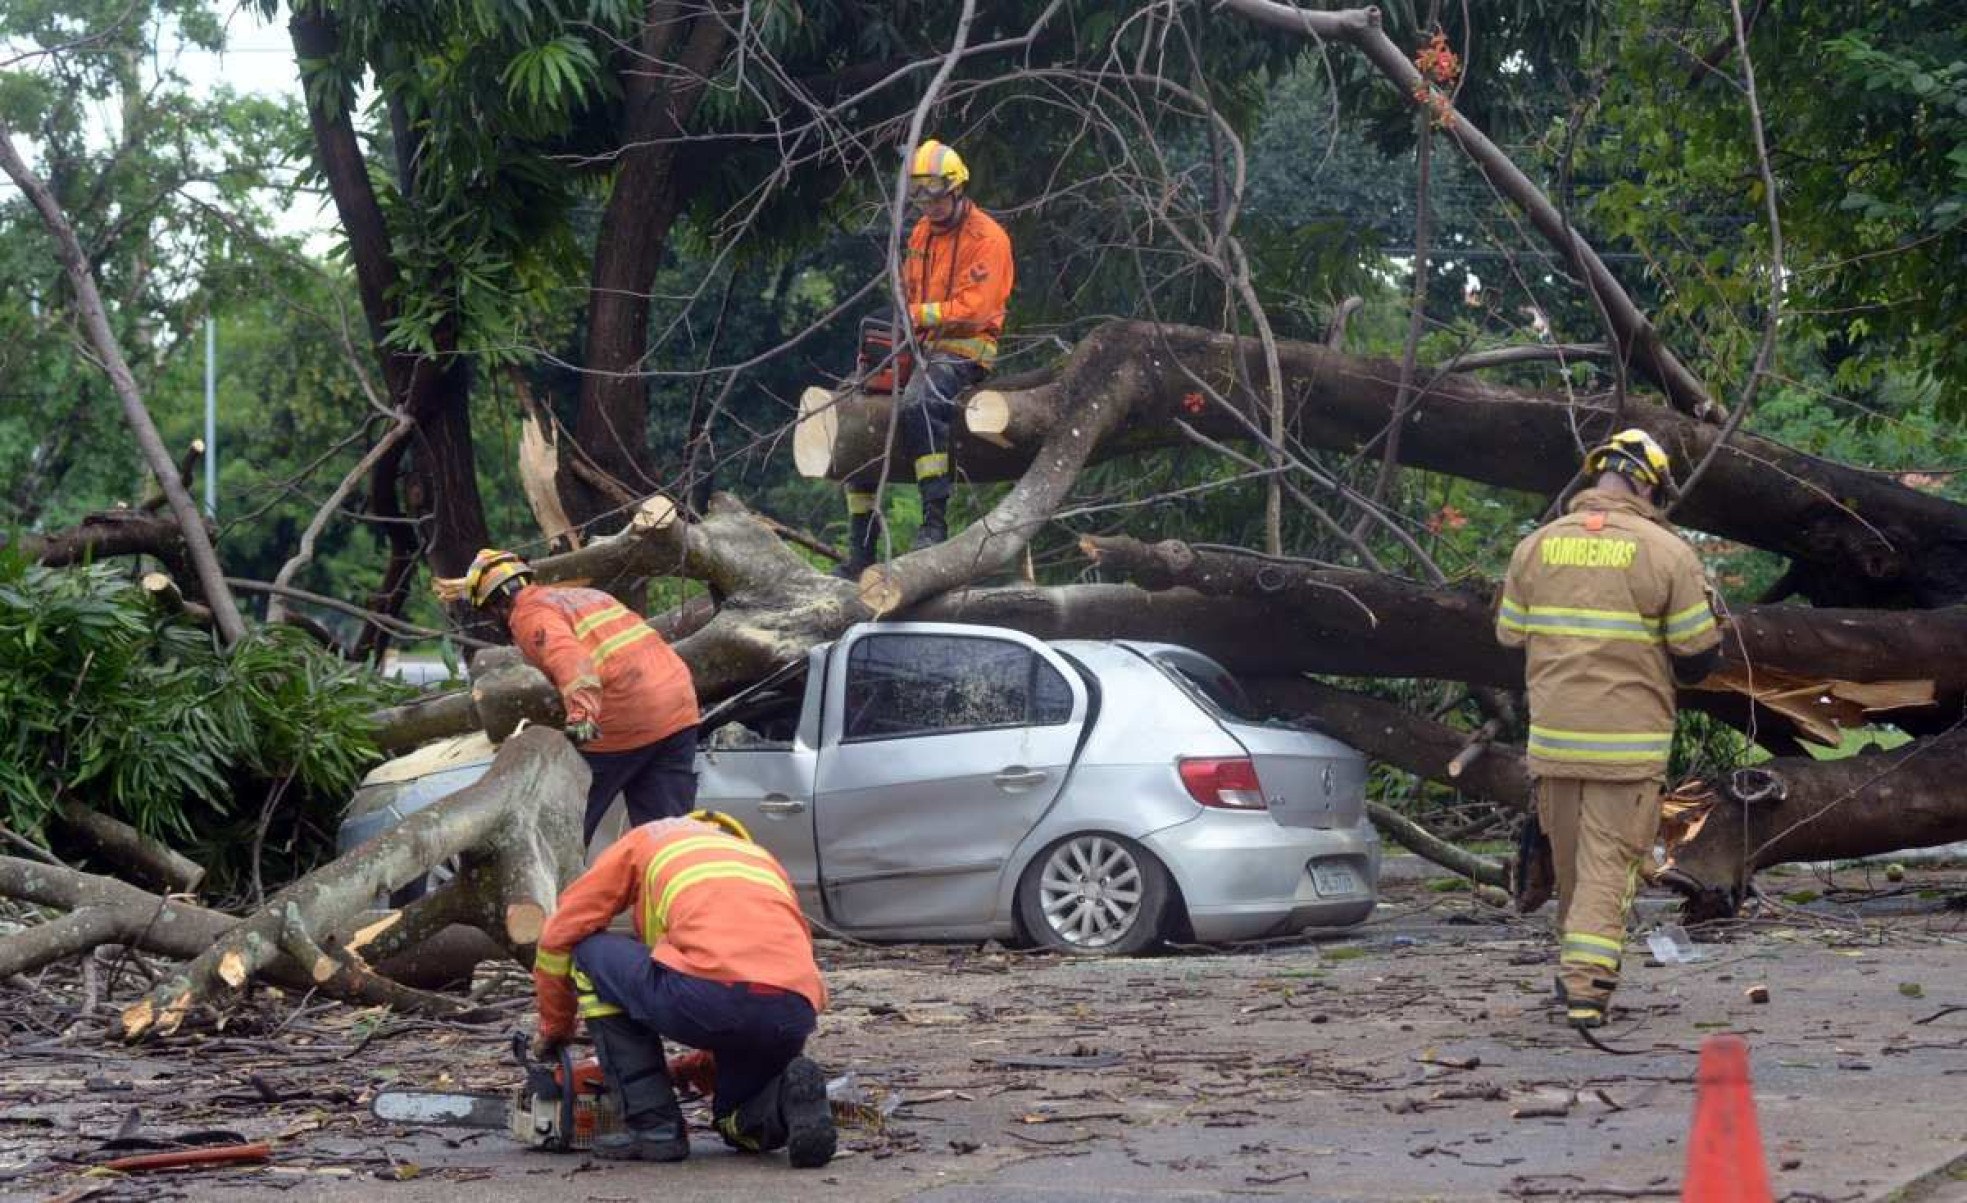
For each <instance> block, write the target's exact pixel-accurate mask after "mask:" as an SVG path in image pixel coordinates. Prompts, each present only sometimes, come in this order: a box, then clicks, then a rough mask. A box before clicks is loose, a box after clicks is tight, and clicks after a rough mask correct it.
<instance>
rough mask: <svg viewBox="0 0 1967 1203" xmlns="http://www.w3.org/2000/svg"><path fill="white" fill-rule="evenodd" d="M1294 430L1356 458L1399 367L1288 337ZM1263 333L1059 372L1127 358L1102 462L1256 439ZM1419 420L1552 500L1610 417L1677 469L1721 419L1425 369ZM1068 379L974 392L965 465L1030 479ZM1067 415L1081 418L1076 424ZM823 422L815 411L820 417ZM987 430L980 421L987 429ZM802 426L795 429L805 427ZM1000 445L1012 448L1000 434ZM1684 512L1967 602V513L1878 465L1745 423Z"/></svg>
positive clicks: (1098, 352)
mask: <svg viewBox="0 0 1967 1203" xmlns="http://www.w3.org/2000/svg"><path fill="white" fill-rule="evenodd" d="M1278 350H1279V352H1280V355H1281V356H1282V361H1283V368H1284V373H1285V379H1286V384H1287V387H1288V390H1289V399H1290V402H1291V404H1292V406H1293V412H1292V414H1291V423H1292V429H1293V430H1295V431H1296V432H1297V437H1298V438H1299V439H1300V440H1302V441H1303V442H1304V443H1306V444H1307V445H1310V446H1314V447H1321V448H1326V449H1328V450H1335V451H1342V452H1347V453H1351V452H1354V451H1357V450H1358V449H1360V448H1362V447H1365V446H1367V445H1369V444H1370V443H1372V442H1373V441H1374V440H1376V439H1378V438H1379V437H1381V435H1382V434H1383V433H1384V431H1385V428H1386V425H1387V423H1388V421H1389V420H1390V419H1391V417H1392V415H1393V412H1394V407H1395V404H1396V402H1397V400H1398V387H1397V381H1398V379H1399V367H1398V365H1397V364H1394V363H1392V362H1390V361H1385V360H1377V359H1367V358H1363V357H1360V356H1352V355H1346V354H1343V353H1340V352H1336V351H1332V350H1330V349H1329V348H1326V347H1324V346H1320V345H1317V344H1313V343H1302V342H1283V343H1280V344H1278ZM1261 355H1262V349H1261V347H1260V346H1259V345H1258V343H1257V341H1256V340H1255V339H1237V338H1233V337H1230V336H1227V335H1221V334H1214V333H1210V332H1208V331H1204V330H1198V329H1194V328H1191V327H1179V326H1156V325H1153V324H1150V323H1140V322H1114V323H1109V324H1107V325H1106V326H1102V327H1099V328H1098V329H1097V330H1095V332H1094V334H1093V335H1090V336H1089V337H1088V338H1087V339H1086V340H1085V342H1083V343H1082V344H1081V346H1080V347H1079V348H1077V349H1076V350H1075V351H1074V353H1073V355H1072V356H1071V357H1070V358H1069V359H1068V360H1067V362H1066V365H1065V366H1064V367H1063V368H1062V369H1061V371H1060V375H1059V377H1058V379H1059V381H1060V382H1063V381H1064V380H1065V379H1067V378H1068V376H1070V375H1072V374H1074V373H1075V372H1078V371H1083V370H1084V368H1085V367H1087V366H1088V365H1091V364H1097V363H1113V362H1115V361H1116V360H1118V361H1122V362H1125V363H1126V364H1127V366H1128V369H1129V370H1128V371H1127V372H1126V374H1125V377H1124V378H1123V379H1121V380H1118V381H1116V385H1115V390H1114V391H1115V394H1116V399H1117V400H1119V401H1121V402H1122V405H1123V407H1124V411H1125V412H1124V414H1123V416H1122V417H1121V418H1120V419H1119V420H1118V421H1117V422H1116V423H1115V424H1114V426H1113V427H1112V429H1111V430H1110V431H1109V432H1108V433H1107V434H1106V435H1105V436H1104V437H1103V438H1102V439H1101V440H1100V441H1099V442H1098V444H1097V445H1096V446H1095V447H1094V449H1093V450H1092V452H1091V453H1090V455H1089V457H1088V458H1089V462H1097V461H1100V460H1104V459H1110V458H1113V457H1115V456H1119V455H1125V454H1130V453H1132V452H1135V451H1139V450H1142V449H1145V448H1150V447H1162V446H1173V445H1176V444H1177V443H1180V442H1183V441H1185V439H1186V436H1185V435H1184V434H1183V433H1182V430H1181V424H1186V425H1188V426H1189V427H1191V428H1193V429H1195V430H1197V431H1199V432H1201V433H1202V434H1205V435H1208V436H1210V437H1212V438H1219V439H1238V438H1249V437H1252V436H1253V435H1254V434H1255V433H1256V432H1257V431H1258V430H1260V429H1261V425H1260V423H1261V421H1262V413H1261V410H1260V408H1259V406H1258V405H1257V403H1256V399H1255V398H1253V397H1251V396H1249V395H1247V394H1239V393H1238V391H1237V385H1236V382H1237V380H1238V379H1248V378H1252V377H1251V376H1250V373H1257V372H1261V371H1262V360H1261ZM1196 379H1200V380H1202V381H1205V382H1207V383H1208V384H1209V385H1210V386H1211V387H1213V388H1215V389H1216V390H1217V391H1218V392H1219V393H1220V394H1222V395H1223V396H1225V397H1228V398H1230V400H1231V402H1232V407H1230V408H1225V407H1223V406H1217V405H1201V404H1200V401H1201V397H1200V394H1199V393H1198V391H1197V389H1196V385H1195V381H1196ZM1422 387H1423V393H1422V397H1421V399H1420V401H1419V402H1418V403H1417V404H1416V405H1415V406H1414V407H1413V409H1412V411H1411V413H1410V414H1409V415H1408V417H1407V420H1406V430H1405V432H1404V433H1403V435H1402V438H1401V454H1402V459H1403V460H1404V462H1405V463H1406V464H1407V465H1408V466H1411V467H1418V468H1426V469H1429V470H1432V471H1437V472H1445V473H1448V474H1449V475H1453V476H1459V477H1462V478H1464V479H1467V480H1474V481H1479V482H1482V483H1484V484H1490V485H1496V486H1499V487H1502V488H1508V489H1520V490H1523V491H1526V492H1531V493H1537V494H1541V495H1545V496H1555V495H1556V494H1557V493H1558V492H1560V491H1561V490H1563V489H1564V488H1565V487H1566V486H1567V485H1569V484H1570V483H1571V482H1572V480H1573V477H1574V475H1575V473H1576V470H1577V466H1578V463H1579V460H1580V458H1581V456H1582V453H1583V450H1584V449H1585V448H1586V447H1588V446H1589V445H1590V444H1591V443H1593V442H1594V441H1595V440H1597V439H1599V438H1601V437H1603V436H1605V435H1607V434H1609V433H1610V432H1611V431H1612V429H1613V427H1614V423H1617V424H1620V425H1627V426H1639V427H1641V428H1643V429H1645V430H1647V431H1649V432H1651V433H1652V434H1653V435H1654V437H1656V438H1658V439H1660V441H1661V442H1662V443H1663V444H1664V445H1665V447H1666V448H1667V451H1668V452H1669V454H1671V455H1672V456H1673V459H1674V462H1675V463H1677V464H1683V465H1685V464H1692V463H1697V462H1699V461H1700V460H1701V459H1702V458H1703V457H1704V456H1705V455H1706V454H1707V453H1708V451H1709V450H1710V449H1711V448H1712V447H1713V445H1714V440H1715V437H1716V434H1717V431H1716V430H1715V428H1714V427H1712V426H1710V425H1707V424H1705V423H1701V422H1696V421H1694V420H1692V419H1689V418H1686V417H1684V416H1682V415H1680V414H1677V413H1675V412H1673V411H1672V410H1669V409H1665V408H1662V407H1657V406H1644V405H1638V404H1631V405H1629V406H1628V408H1627V410H1626V411H1624V412H1623V413H1621V412H1619V411H1617V410H1615V409H1614V408H1613V407H1612V406H1611V405H1610V404H1609V402H1608V401H1607V400H1606V399H1604V398H1596V399H1577V398H1566V397H1559V396H1544V395H1540V394H1535V393H1526V392H1522V391H1519V390H1515V389H1509V388H1503V387H1500V386H1497V385H1493V384H1488V383H1485V382H1483V381H1480V380H1475V379H1471V378H1467V377H1463V376H1458V375H1452V374H1450V375H1445V376H1444V375H1434V376H1431V377H1428V378H1425V379H1424V380H1423V386H1422ZM1075 400H1076V398H1075V397H1073V396H1072V395H1071V394H1069V393H1067V392H1065V391H1064V390H1063V389H1062V388H1061V386H1060V384H1047V385H1039V386H1036V387H1031V388H1026V389H1021V390H1016V391H1012V390H997V395H996V397H995V398H985V399H984V401H983V403H981V404H980V403H979V402H978V401H977V399H974V398H973V401H972V412H971V413H970V414H969V415H966V423H972V422H978V421H979V420H980V419H979V417H978V414H979V413H983V414H986V415H994V416H987V417H986V418H985V419H983V420H985V421H988V422H991V423H994V424H995V425H997V426H998V428H997V429H994V430H990V431H987V432H986V435H987V437H976V438H969V439H966V441H965V443H964V446H963V449H962V453H961V455H960V462H961V465H962V469H963V473H964V475H965V476H966V477H968V478H969V479H971V480H973V481H993V480H1006V479H1012V478H1015V477H1019V476H1022V475H1023V474H1024V473H1025V472H1026V471H1028V470H1029V469H1030V467H1031V466H1032V464H1033V463H1034V461H1035V460H1036V459H1037V453H1038V450H1039V448H1040V447H1041V446H1042V445H1043V443H1044V440H1045V438H1046V437H1047V436H1049V435H1050V434H1051V432H1052V431H1053V430H1054V429H1055V428H1058V427H1060V426H1062V425H1063V426H1066V427H1068V428H1069V427H1070V426H1071V425H1072V424H1073V422H1074V421H1077V420H1078V419H1079V418H1080V417H1081V416H1082V415H1081V414H1080V413H1079V412H1078V410H1077V409H1076V408H1075V407H1074V402H1075ZM890 401H891V398H889V397H886V396H874V397H868V396H863V395H860V394H849V395H847V396H845V397H840V398H836V399H835V400H834V403H833V407H832V410H831V411H828V412H832V413H833V417H832V418H831V419H829V420H827V421H826V422H825V424H826V425H828V426H830V427H831V428H832V429H833V430H834V431H835V437H834V441H833V442H832V444H831V446H830V447H828V448H826V449H825V450H823V451H820V452H817V453H815V452H813V451H812V450H810V446H811V444H812V443H813V442H814V438H813V435H812V434H811V433H810V432H809V433H808V434H807V435H806V438H807V442H808V445H809V450H808V451H807V453H806V455H805V457H804V459H803V461H802V463H801V470H802V471H804V472H805V473H806V474H808V475H823V476H826V477H828V478H840V477H842V476H844V473H845V472H846V471H847V470H849V469H851V468H852V467H854V466H857V465H859V464H862V463H865V462H868V461H870V460H874V459H878V458H879V456H880V454H881V448H882V443H881V441H880V440H879V439H878V438H870V437H869V435H870V432H873V431H876V430H879V431H883V432H885V431H886V429H887V418H886V407H887V406H888V404H889V403H890ZM1068 418H1070V419H1071V421H1067V420H1066V419H1068ZM806 421H807V422H819V421H820V417H819V414H818V413H817V412H815V413H814V414H812V415H811V416H809V417H808V418H807V419H806ZM973 433H974V431H973ZM798 437H799V436H798V435H797V434H795V438H798ZM999 444H1002V445H999ZM1674 518H1675V520H1676V521H1678V522H1680V523H1683V524H1685V525H1687V526H1691V527H1694V528H1696V529H1699V530H1705V531H1711V532H1713V533H1714V534H1718V535H1722V536H1725V537H1727V538H1730V539H1734V540H1736V541H1738V542H1742V543H1746V544H1749V545H1750V546H1753V547H1759V548H1764V549H1766V550H1769V551H1773V552H1777V553H1779V554H1782V555H1785V556H1788V557H1790V558H1791V560H1792V561H1793V573H1792V579H1793V581H1794V583H1795V585H1796V592H1798V593H1800V594H1801V595H1803V596H1805V597H1807V598H1809V599H1810V600H1811V601H1812V602H1814V603H1815V604H1818V605H1824V606H1851V607H1859V608H1873V607H1876V608H1901V607H1919V608H1926V607H1935V606H1945V605H1954V604H1959V603H1962V602H1967V507H1963V506H1960V505H1956V504H1954V503H1952V502H1949V501H1946V500H1944V499H1942V498H1939V497H1933V496H1929V495H1927V494H1924V493H1920V492H1918V491H1916V490H1913V489H1909V488H1907V487H1905V486H1903V485H1901V484H1899V483H1898V482H1897V481H1896V480H1894V479H1893V478H1892V477H1891V476H1889V475H1887V474H1881V473H1874V472H1866V471H1862V470H1859V469H1855V468H1849V467H1846V466H1844V465H1841V464H1835V463H1831V462H1829V461H1827V460H1821V459H1818V458H1816V457H1814V456H1809V455H1805V454H1803V453H1801V452H1798V451H1794V450H1791V449H1790V448H1787V447H1784V446H1782V445H1781V444H1778V443H1774V442H1771V441H1769V440H1767V439H1762V438H1758V437H1756V436H1754V435H1744V434H1736V435H1735V436H1734V437H1733V438H1732V439H1731V440H1730V441H1729V444H1728V445H1727V446H1726V447H1724V448H1723V449H1722V450H1721V452H1720V453H1719V454H1718V455H1717V456H1716V457H1715V459H1714V461H1713V463H1712V465H1711V466H1710V468H1709V470H1708V473H1707V475H1706V476H1705V477H1704V478H1703V479H1702V481H1701V483H1700V486H1699V488H1698V489H1697V490H1696V491H1695V492H1694V493H1691V494H1689V495H1688V496H1687V497H1686V499H1685V500H1684V501H1683V503H1682V504H1681V506H1680V507H1679V508H1678V509H1677V510H1676V511H1675V513H1674Z"/></svg>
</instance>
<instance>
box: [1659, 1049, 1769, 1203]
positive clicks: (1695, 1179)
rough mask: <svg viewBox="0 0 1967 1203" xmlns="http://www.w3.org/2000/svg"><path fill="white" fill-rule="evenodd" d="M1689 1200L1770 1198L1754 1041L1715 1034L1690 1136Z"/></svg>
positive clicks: (1699, 1081) (1704, 1053)
mask: <svg viewBox="0 0 1967 1203" xmlns="http://www.w3.org/2000/svg"><path fill="white" fill-rule="evenodd" d="M1680 1198H1681V1199H1682V1201H1683V1203H1769V1200H1770V1198H1771V1196H1770V1194H1769V1170H1768V1163H1767V1162H1766V1161H1765V1160H1764V1159H1763V1156H1762V1134H1761V1132H1760V1131H1758V1130H1757V1128H1756V1125H1755V1096H1754V1095H1753V1094H1752V1093H1750V1091H1749V1087H1748V1045H1747V1044H1745V1043H1743V1041H1742V1038H1741V1037H1740V1036H1730V1035H1725V1034H1724V1035H1719V1036H1710V1037H1708V1039H1707V1042H1706V1043H1705V1044H1703V1045H1701V1068H1700V1072H1699V1073H1698V1074H1697V1075H1696V1077H1695V1093H1694V1131H1693V1135H1692V1136H1691V1137H1689V1138H1688V1141H1687V1178H1686V1180H1685V1181H1684V1182H1683V1183H1682V1184H1681V1187H1680Z"/></svg>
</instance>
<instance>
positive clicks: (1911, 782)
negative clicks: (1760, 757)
mask: <svg viewBox="0 0 1967 1203" xmlns="http://www.w3.org/2000/svg"><path fill="white" fill-rule="evenodd" d="M1738 776H1739V777H1740V780H1739V781H1736V780H1731V779H1722V780H1718V781H1711V782H1709V783H1708V785H1709V787H1710V789H1711V790H1712V792H1713V795H1714V800H1713V802H1712V803H1711V804H1710V806H1709V808H1708V809H1707V811H1706V813H1705V815H1704V816H1702V818H1701V820H1700V822H1699V824H1698V826H1696V827H1695V828H1694V830H1693V831H1692V832H1690V833H1689V834H1688V835H1687V836H1686V837H1685V838H1683V839H1682V840H1680V841H1679V842H1678V843H1677V844H1675V845H1673V846H1671V847H1669V848H1668V850H1667V851H1668V865H1667V870H1666V872H1664V873H1663V874H1662V875H1661V880H1662V881H1664V882H1665V883H1666V884H1668V885H1671V886H1673V887H1674V888H1675V889H1677V890H1679V891H1680V892H1681V893H1683V894H1685V895H1686V896H1687V897H1688V899H1689V911H1690V913H1691V914H1693V915H1695V916H1697V917H1709V916H1719V915H1726V914H1732V913H1733V911H1734V909H1735V907H1736V905H1737V904H1738V903H1739V902H1740V901H1741V899H1742V898H1743V897H1744V896H1745V895H1746V894H1747V891H1748V886H1749V880H1750V878H1751V877H1752V876H1753V875H1754V874H1755V872H1756V870H1758V869H1766V868H1768V867H1770V866H1771V865H1780V864H1787V863H1790V862H1794V861H1815V860H1848V859H1850V858H1853V857H1859V856H1874V855H1877V854H1879V853H1883V852H1892V851H1895V850H1897V849H1900V848H1925V847H1932V846H1934V845H1939V844H1951V843H1955V842H1957V841H1960V840H1967V796H1963V795H1962V793H1961V791H1960V782H1961V780H1962V778H1963V776H1967V728H1962V727H1961V726H1960V725H1959V724H1956V725H1955V727H1954V729H1953V730H1952V731H1950V732H1949V733H1947V734H1945V735H1940V736H1935V737H1933V738H1930V739H1921V740H1915V741H1913V742H1912V743H1909V744H1906V745H1904V746H1902V747H1898V748H1894V749H1892V750H1890V751H1872V752H1867V753H1864V754H1861V755H1858V756H1851V757H1847V758H1845V759H1842V760H1823V761H1819V760H1811V759H1809V758H1807V757H1795V758H1792V757H1779V758H1777V759H1775V760H1770V761H1766V762H1764V763H1763V764H1760V765H1756V766H1753V768H1752V769H1750V770H1746V771H1745V774H1742V775H1738ZM1768 780H1774V781H1775V782H1777V783H1779V785H1780V793H1781V797H1780V799H1778V800H1768V801H1755V802H1743V801H1742V800H1741V796H1742V795H1743V794H1744V793H1747V792H1750V789H1751V788H1754V787H1761V786H1763V785H1764V784H1765V782H1766V781H1768ZM1745 787H1748V788H1745Z"/></svg>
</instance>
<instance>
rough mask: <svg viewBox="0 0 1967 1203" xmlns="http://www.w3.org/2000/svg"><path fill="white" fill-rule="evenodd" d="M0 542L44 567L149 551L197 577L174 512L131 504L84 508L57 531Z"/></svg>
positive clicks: (0, 537)
mask: <svg viewBox="0 0 1967 1203" xmlns="http://www.w3.org/2000/svg"><path fill="white" fill-rule="evenodd" d="M0 546H4V547H8V548H11V549H13V550H14V551H16V552H18V553H19V554H21V555H22V556H25V557H26V558H27V559H30V560H33V561H34V562H35V563H37V564H43V565H46V566H47V567H49V568H64V567H67V566H68V565H70V564H86V563H91V562H94V561H97V560H101V559H104V558H106V557H109V556H155V557H156V558H157V559H158V560H160V561H162V562H163V563H164V565H165V567H166V568H167V569H169V570H170V572H171V575H172V576H175V577H177V578H179V579H180V580H195V579H197V578H196V577H195V576H194V575H193V574H192V569H191V561H190V559H189V558H188V556H187V555H186V551H185V543H184V532H183V531H182V530H181V529H180V528H179V526H178V520H177V518H176V516H175V515H169V516H167V515H163V514H145V513H141V512H139V511H137V510H105V511H103V512H101V513H97V514H90V515H89V516H88V517H86V518H84V519H82V521H81V522H79V523H77V524H76V525H74V526H72V527H70V528H68V529H67V530H63V531H54V532H51V533H49V534H34V533H31V532H25V533H20V534H0Z"/></svg>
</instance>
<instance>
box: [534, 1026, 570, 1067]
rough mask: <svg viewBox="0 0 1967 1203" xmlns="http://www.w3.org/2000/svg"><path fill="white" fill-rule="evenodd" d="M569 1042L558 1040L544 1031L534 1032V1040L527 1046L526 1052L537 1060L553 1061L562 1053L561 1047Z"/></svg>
mask: <svg viewBox="0 0 1967 1203" xmlns="http://www.w3.org/2000/svg"><path fill="white" fill-rule="evenodd" d="M566 1043H567V1042H566V1041H565V1040H556V1039H554V1038H553V1037H551V1036H548V1035H547V1034H546V1033H544V1032H535V1033H533V1042H532V1043H531V1044H529V1045H527V1046H526V1053H527V1055H528V1056H530V1057H532V1059H533V1060H535V1061H552V1060H553V1059H554V1058H556V1057H558V1056H559V1055H560V1049H561V1047H562V1046H563V1045H565V1044H566Z"/></svg>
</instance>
